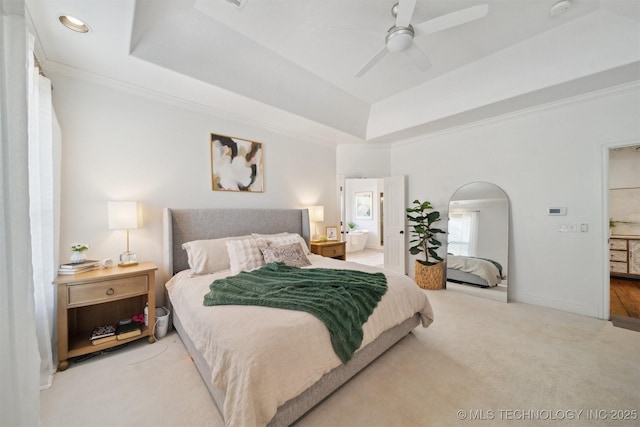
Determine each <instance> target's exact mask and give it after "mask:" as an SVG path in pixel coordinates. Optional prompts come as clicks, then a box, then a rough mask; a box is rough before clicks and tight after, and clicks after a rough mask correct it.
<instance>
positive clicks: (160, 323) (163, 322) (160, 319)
mask: <svg viewBox="0 0 640 427" xmlns="http://www.w3.org/2000/svg"><path fill="white" fill-rule="evenodd" d="M168 330H169V309H168V308H165V307H158V308H156V332H155V336H156V338H162V337H164V336H165V335H167V331H168Z"/></svg>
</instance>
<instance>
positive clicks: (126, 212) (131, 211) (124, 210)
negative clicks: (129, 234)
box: [109, 202, 142, 230]
mask: <svg viewBox="0 0 640 427" xmlns="http://www.w3.org/2000/svg"><path fill="white" fill-rule="evenodd" d="M141 226H142V221H141V220H140V218H139V212H138V202H109V229H111V230H133V229H136V228H138V227H141Z"/></svg>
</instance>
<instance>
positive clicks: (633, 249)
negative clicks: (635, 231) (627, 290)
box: [609, 237, 640, 276]
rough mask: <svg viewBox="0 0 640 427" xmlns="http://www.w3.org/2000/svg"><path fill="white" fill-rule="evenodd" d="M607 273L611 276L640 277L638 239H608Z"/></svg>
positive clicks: (639, 242) (639, 247)
mask: <svg viewBox="0 0 640 427" xmlns="http://www.w3.org/2000/svg"><path fill="white" fill-rule="evenodd" d="M609 272H610V273H611V274H612V275H620V276H630V275H633V276H640V237H638V238H623V237H616V238H611V239H609Z"/></svg>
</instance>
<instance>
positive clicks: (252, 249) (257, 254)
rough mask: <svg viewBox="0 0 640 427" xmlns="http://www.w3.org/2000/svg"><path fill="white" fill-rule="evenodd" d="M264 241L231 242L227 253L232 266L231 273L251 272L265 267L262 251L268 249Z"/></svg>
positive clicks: (228, 243) (245, 240)
mask: <svg viewBox="0 0 640 427" xmlns="http://www.w3.org/2000/svg"><path fill="white" fill-rule="evenodd" d="M267 246H268V245H267V241H266V240H264V239H253V238H252V239H244V240H229V241H228V242H227V253H228V254H229V261H230V264H231V273H233V274H238V273H240V272H241V271H251V270H255V269H256V268H260V267H262V266H263V265H264V258H263V257H262V252H261V249H263V248H266V247H267Z"/></svg>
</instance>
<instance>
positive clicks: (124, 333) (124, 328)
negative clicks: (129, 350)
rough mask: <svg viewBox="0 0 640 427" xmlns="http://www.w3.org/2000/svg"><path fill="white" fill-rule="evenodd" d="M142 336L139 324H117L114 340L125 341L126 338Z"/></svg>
mask: <svg viewBox="0 0 640 427" xmlns="http://www.w3.org/2000/svg"><path fill="white" fill-rule="evenodd" d="M141 334H142V328H141V327H140V323H138V322H131V321H129V323H125V324H122V323H121V324H119V325H118V327H117V328H116V338H117V339H118V341H122V340H126V339H127V338H131V337H135V336H137V335H141Z"/></svg>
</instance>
